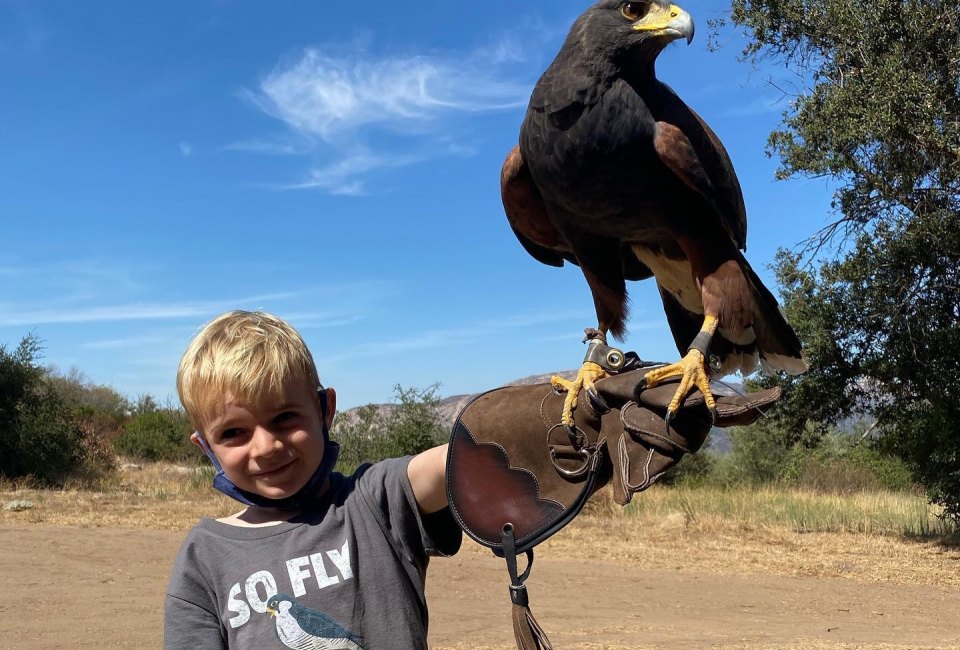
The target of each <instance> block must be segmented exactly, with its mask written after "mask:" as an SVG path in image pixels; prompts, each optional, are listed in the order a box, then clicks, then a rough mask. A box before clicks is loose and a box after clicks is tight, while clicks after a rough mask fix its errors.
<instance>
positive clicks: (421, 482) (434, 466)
mask: <svg viewBox="0 0 960 650" xmlns="http://www.w3.org/2000/svg"><path fill="white" fill-rule="evenodd" d="M407 476H408V477H409V479H410V486H411V487H412V488H413V496H414V497H415V498H416V500H417V506H418V507H419V508H420V512H422V513H424V514H429V513H431V512H437V511H438V510H442V509H444V508H446V507H447V487H446V476H447V445H441V446H439V447H434V448H433V449H428V450H426V451H425V452H423V453H420V454H417V455H416V456H414V457H413V458H412V459H411V460H410V464H409V465H408V466H407Z"/></svg>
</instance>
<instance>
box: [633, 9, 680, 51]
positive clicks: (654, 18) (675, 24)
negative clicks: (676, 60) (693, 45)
mask: <svg viewBox="0 0 960 650" xmlns="http://www.w3.org/2000/svg"><path fill="white" fill-rule="evenodd" d="M633 28H634V29H635V30H636V31H638V32H651V33H652V34H654V35H656V36H669V37H671V39H677V38H685V39H687V44H689V43H690V42H691V41H693V32H694V27H693V18H691V17H690V14H688V13H687V12H686V11H684V10H683V9H681V8H680V7H678V6H677V5H670V6H669V7H667V8H666V9H664V8H663V7H661V6H660V5H658V4H654V5H653V6H651V7H650V11H649V12H647V15H646V16H644V17H643V18H641V19H640V20H638V21H637V22H635V23H634V24H633Z"/></svg>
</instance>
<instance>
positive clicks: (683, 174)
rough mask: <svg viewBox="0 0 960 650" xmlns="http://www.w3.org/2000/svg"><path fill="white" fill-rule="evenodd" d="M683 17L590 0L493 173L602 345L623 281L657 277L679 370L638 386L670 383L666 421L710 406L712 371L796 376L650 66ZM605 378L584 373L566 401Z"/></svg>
mask: <svg viewBox="0 0 960 650" xmlns="http://www.w3.org/2000/svg"><path fill="white" fill-rule="evenodd" d="M693 32H694V27H693V21H692V20H691V18H690V16H689V14H687V13H686V12H685V11H683V10H682V9H680V8H679V7H677V6H675V5H672V4H669V3H667V2H663V1H661V0H652V1H649V2H623V1H622V0H600V2H597V3H596V4H595V5H593V6H592V7H590V8H589V9H587V11H586V12H584V13H583V15H581V16H580V17H579V18H578V19H577V20H576V22H575V23H574V25H573V27H572V28H571V30H570V33H569V35H568V36H567V39H566V41H565V42H564V44H563V47H562V48H561V50H560V52H559V54H558V55H557V57H556V59H555V60H554V61H553V63H552V64H551V65H550V67H549V68H547V70H546V72H545V73H544V74H543V76H542V77H541V78H540V80H539V81H538V82H537V84H536V87H535V88H534V91H533V94H532V96H531V98H530V104H529V106H528V109H527V114H526V117H525V119H524V121H523V125H522V127H521V130H520V143H519V145H518V146H517V147H515V148H514V149H513V150H512V151H511V152H510V154H509V155H508V156H507V159H506V162H505V163H504V166H503V171H502V174H501V189H502V195H503V204H504V208H505V211H506V213H507V216H508V218H509V220H510V224H511V226H512V228H513V230H514V232H515V233H516V235H517V237H518V238H519V240H520V243H521V244H523V246H524V248H525V249H526V250H527V251H528V252H529V253H530V254H531V255H532V256H533V257H534V258H536V259H537V260H539V261H540V262H543V263H545V264H550V265H553V266H562V265H563V263H564V261H569V262H572V263H574V264H577V265H579V266H580V268H581V270H582V271H583V274H584V276H585V277H586V280H587V283H588V284H589V286H590V290H591V292H592V294H593V300H594V305H595V307H596V312H597V318H598V321H599V323H598V326H599V333H598V336H600V337H601V338H603V339H604V340H605V335H606V334H607V333H608V332H609V333H610V334H612V335H613V336H614V337H615V338H617V339H621V340H622V337H623V335H624V333H625V331H626V328H625V325H626V321H627V291H626V282H625V281H626V280H642V279H645V278H649V277H651V276H653V277H654V278H655V279H656V282H657V285H658V287H659V289H660V295H661V298H662V300H663V306H664V310H665V311H666V315H667V321H668V323H669V325H670V328H671V331H672V333H673V337H674V340H675V341H676V344H677V347H678V349H679V350H680V353H681V355H683V357H682V359H681V360H680V361H679V362H677V363H675V364H671V365H668V366H665V367H662V368H658V369H655V370H653V371H651V372H650V373H648V375H647V385H648V386H653V385H656V384H658V383H660V382H662V381H664V380H665V379H668V378H671V377H677V376H682V380H681V382H680V386H679V388H678V389H677V393H676V395H675V397H674V399H673V402H672V403H671V405H670V408H669V410H668V415H667V417H668V418H669V417H670V416H671V415H672V414H673V413H675V412H676V409H677V408H678V407H679V405H680V402H681V400H682V399H683V398H684V397H685V396H686V394H687V393H688V392H689V391H690V390H692V389H693V388H699V389H700V391H701V392H702V393H703V395H704V398H705V400H706V403H707V406H708V407H709V408H711V410H712V409H714V408H715V402H714V399H713V396H712V394H711V392H710V388H709V377H710V375H711V374H718V375H722V374H729V373H731V372H735V371H737V370H740V371H741V372H742V373H743V374H744V375H746V374H750V373H752V372H753V371H754V370H755V369H756V367H757V365H758V363H759V364H760V365H761V366H762V368H763V369H764V370H765V371H768V372H770V371H776V370H783V371H786V372H787V373H790V374H797V373H801V372H803V371H805V370H806V369H807V365H806V363H805V361H804V360H803V356H802V354H801V344H800V341H799V339H798V338H797V336H796V334H795V333H794V331H793V329H792V328H791V327H790V325H789V324H788V323H787V321H786V319H785V318H784V316H783V314H782V313H781V311H780V308H779V306H778V305H777V301H776V299H775V298H774V296H773V295H772V294H771V293H770V291H769V290H768V289H767V288H766V287H765V286H764V285H763V283H762V282H761V281H760V278H758V277H757V275H756V273H754V271H753V270H752V269H751V268H750V265H749V264H748V263H747V260H746V259H745V258H744V256H743V254H742V252H741V251H743V250H745V249H746V236H747V220H746V212H745V209H744V203H743V195H742V193H741V190H740V184H739V182H738V180H737V176H736V173H735V172H734V170H733V165H732V164H731V162H730V158H729V157H728V155H727V152H726V151H725V150H724V148H723V145H722V144H721V143H720V140H719V139H718V138H717V136H716V135H715V134H714V133H713V131H711V130H710V128H709V127H708V126H707V125H706V124H705V123H704V121H703V120H702V119H700V117H699V116H698V115H697V114H696V113H694V112H693V110H691V109H690V108H689V107H688V106H687V105H686V104H684V103H683V101H682V100H681V99H680V98H679V97H678V96H677V95H676V94H675V93H674V92H673V91H672V90H671V89H670V88H669V87H668V86H667V85H665V84H663V83H661V82H660V81H658V80H657V77H656V74H655V63H656V60H657V57H658V55H659V54H660V52H661V51H662V50H663V48H664V47H665V46H666V45H667V44H668V43H670V42H672V41H674V40H676V39H681V38H683V39H686V40H687V42H688V43H689V42H690V40H692V38H693ZM603 374H604V372H603V369H602V368H600V367H599V366H597V365H595V364H592V363H584V366H583V368H581V371H580V373H579V374H578V377H577V379H576V380H575V381H574V382H565V381H564V380H562V379H559V378H555V384H556V385H557V387H558V388H561V389H564V390H567V391H568V396H567V398H568V404H569V408H568V410H567V414H566V415H567V420H566V422H567V424H568V425H569V424H572V416H571V413H570V412H571V410H572V405H573V404H574V403H575V401H574V400H575V399H576V393H577V392H578V391H579V390H580V388H581V387H582V386H587V387H588V388H589V387H590V386H591V384H592V382H593V380H595V379H596V378H598V377H600V376H602V375H603Z"/></svg>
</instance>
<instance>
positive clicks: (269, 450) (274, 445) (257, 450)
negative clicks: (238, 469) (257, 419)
mask: <svg viewBox="0 0 960 650" xmlns="http://www.w3.org/2000/svg"><path fill="white" fill-rule="evenodd" d="M281 449H283V442H282V441H281V440H280V438H278V437H277V436H275V435H273V432H272V431H270V430H269V429H267V428H265V427H257V428H256V429H254V431H253V440H252V444H251V445H250V451H251V455H253V456H260V457H268V456H272V455H273V454H275V453H277V452H278V451H280V450H281Z"/></svg>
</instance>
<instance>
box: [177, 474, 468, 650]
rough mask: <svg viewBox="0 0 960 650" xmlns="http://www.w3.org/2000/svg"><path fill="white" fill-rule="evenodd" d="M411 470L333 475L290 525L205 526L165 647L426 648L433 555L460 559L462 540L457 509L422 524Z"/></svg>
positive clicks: (192, 546)
mask: <svg viewBox="0 0 960 650" xmlns="http://www.w3.org/2000/svg"><path fill="white" fill-rule="evenodd" d="M409 462H410V458H409V457H407V458H397V459H390V460H386V461H383V462H380V463H377V464H375V465H367V466H363V467H361V468H360V469H358V470H357V472H356V473H355V474H354V475H353V476H349V477H346V476H343V475H342V474H336V473H335V474H332V475H331V478H330V488H329V489H328V491H327V493H326V494H325V495H324V497H323V499H322V500H321V502H320V504H319V505H318V507H317V508H316V509H315V510H312V511H311V512H308V513H303V514H301V515H298V516H297V517H296V518H294V519H293V520H291V521H290V522H285V523H282V524H277V525H274V526H265V527H260V528H243V527H238V526H231V525H229V524H224V523H222V522H218V521H216V520H213V519H203V520H201V521H200V523H199V524H198V525H197V526H196V527H195V528H193V530H191V531H190V533H189V534H188V535H187V538H186V540H184V543H183V546H182V547H181V548H180V553H179V555H178V556H177V560H176V563H175V564H174V567H173V573H172V577H171V579H170V585H169V587H168V589H167V596H166V603H165V608H164V609H165V611H164V649H165V650H188V649H189V650H208V649H209V650H212V649H218V650H219V649H223V648H230V649H231V650H233V649H240V648H244V649H248V648H249V649H251V650H269V649H271V648H277V649H280V650H282V649H283V648H298V649H302V650H308V649H321V648H323V649H326V648H331V649H333V648H346V649H348V650H357V649H360V650H379V649H381V648H382V649H397V650H405V649H407V648H410V649H413V648H426V647H427V606H426V600H425V598H424V581H425V578H426V569H427V562H428V559H427V558H428V555H452V554H453V553H455V552H456V551H457V550H458V548H459V546H460V540H461V534H460V529H459V528H458V527H457V526H456V524H455V523H454V521H453V518H452V517H451V516H450V513H449V510H448V509H445V510H442V511H440V512H439V513H436V514H434V515H428V516H425V517H422V518H421V515H420V514H419V512H418V510H417V504H416V501H415V499H414V496H413V491H412V489H411V488H410V482H409V479H408V478H407V464H408V463H409Z"/></svg>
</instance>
